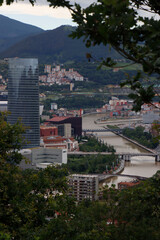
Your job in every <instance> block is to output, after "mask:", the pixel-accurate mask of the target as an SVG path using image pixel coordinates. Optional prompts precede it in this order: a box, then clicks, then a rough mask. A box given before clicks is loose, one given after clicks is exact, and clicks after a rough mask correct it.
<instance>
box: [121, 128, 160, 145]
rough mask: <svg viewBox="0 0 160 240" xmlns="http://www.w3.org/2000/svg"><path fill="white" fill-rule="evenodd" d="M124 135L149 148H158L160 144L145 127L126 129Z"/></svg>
mask: <svg viewBox="0 0 160 240" xmlns="http://www.w3.org/2000/svg"><path fill="white" fill-rule="evenodd" d="M122 133H123V135H124V136H126V137H128V138H131V139H133V140H135V141H137V142H138V143H140V144H142V145H144V146H146V147H148V148H156V147H157V146H158V143H159V142H158V140H157V139H155V138H154V137H153V136H152V134H151V133H148V132H145V131H144V127H142V126H139V127H136V128H135V129H131V128H124V129H123V132H122Z"/></svg>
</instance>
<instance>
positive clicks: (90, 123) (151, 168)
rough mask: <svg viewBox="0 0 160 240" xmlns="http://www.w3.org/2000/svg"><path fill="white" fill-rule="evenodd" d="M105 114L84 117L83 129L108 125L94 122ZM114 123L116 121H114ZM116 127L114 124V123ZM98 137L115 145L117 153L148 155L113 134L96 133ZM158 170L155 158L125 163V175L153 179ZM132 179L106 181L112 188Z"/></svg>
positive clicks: (134, 159)
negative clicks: (113, 185) (112, 185)
mask: <svg viewBox="0 0 160 240" xmlns="http://www.w3.org/2000/svg"><path fill="white" fill-rule="evenodd" d="M104 116H105V114H90V115H86V116H83V121H82V128H83V129H100V128H103V126H105V125H107V124H95V123H94V121H95V120H97V119H98V118H101V117H104ZM113 121H114V120H113ZM113 125H114V122H113ZM95 134H96V136H97V137H98V138H99V139H101V140H102V141H104V143H107V144H109V145H113V146H114V148H115V149H116V151H117V152H124V153H140V152H141V153H146V150H144V149H142V148H140V147H138V146H136V145H135V144H133V143H131V142H128V141H127V140H125V139H123V138H121V137H119V136H117V135H115V134H114V133H111V132H104V133H95ZM158 170H160V162H155V158H154V157H149V156H148V157H141V156H138V157H132V158H131V162H126V163H125V168H124V170H123V172H122V173H123V174H127V175H139V176H143V177H151V176H152V175H153V174H155V173H156V172H157V171H158ZM131 180H132V178H127V177H113V178H111V179H109V180H106V183H107V184H108V185H109V186H110V185H111V184H115V185H116V186H117V183H118V182H121V181H123V182H124V181H131Z"/></svg>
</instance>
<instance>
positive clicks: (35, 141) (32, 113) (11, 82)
mask: <svg viewBox="0 0 160 240" xmlns="http://www.w3.org/2000/svg"><path fill="white" fill-rule="evenodd" d="M8 61H9V79H8V111H9V112H10V115H9V116H8V122H10V123H11V124H14V123H15V122H16V121H17V120H18V119H21V121H22V123H23V124H24V125H25V126H26V127H27V128H26V133H25V134H24V137H25V144H24V146H23V147H24V148H25V147H27V148H29V147H37V146H39V145H40V120H39V85H38V60H37V59H31V58H28V59H27V58H26V59H25V58H24V59H22V58H13V59H9V60H8Z"/></svg>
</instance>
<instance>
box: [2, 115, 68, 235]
mask: <svg viewBox="0 0 160 240" xmlns="http://www.w3.org/2000/svg"><path fill="white" fill-rule="evenodd" d="M24 131H25V129H24V127H23V126H22V124H21V123H20V122H19V121H17V123H15V124H13V125H11V124H9V123H8V122H7V121H6V115H2V116H1V117H0V179H1V181H0V239H6V240H9V239H13V238H14V239H35V238H34V237H35V236H36V233H37V231H39V229H40V228H42V227H43V226H44V225H45V224H46V223H47V222H48V221H47V217H50V218H54V215H55V211H56V210H57V209H59V208H61V209H62V208H63V207H62V206H61V201H60V198H61V196H60V195H59V194H58V195H56V196H54V193H56V192H55V191H58V193H61V194H62V195H63V198H64V199H65V191H66V189H67V184H66V180H65V176H66V175H67V171H66V170H65V169H63V170H62V169H59V168H54V167H50V168H47V169H45V170H40V171H37V170H26V171H23V170H22V169H20V168H19V167H18V164H19V163H20V161H21V160H22V158H23V156H22V155H21V153H20V151H19V150H20V149H21V146H22V143H23V137H22V134H23V133H24ZM60 206H61V207H60Z"/></svg>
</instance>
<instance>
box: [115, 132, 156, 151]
mask: <svg viewBox="0 0 160 240" xmlns="http://www.w3.org/2000/svg"><path fill="white" fill-rule="evenodd" d="M111 131H112V130H111ZM113 133H114V134H116V135H117V136H119V137H122V138H124V139H126V140H127V141H129V142H131V143H134V144H135V145H137V146H138V147H141V148H143V149H144V150H146V151H148V152H150V153H154V154H156V151H155V150H153V149H150V148H147V147H145V146H143V145H142V144H140V143H138V142H136V141H134V140H132V139H130V138H128V137H126V136H124V135H123V134H120V133H116V132H113Z"/></svg>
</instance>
